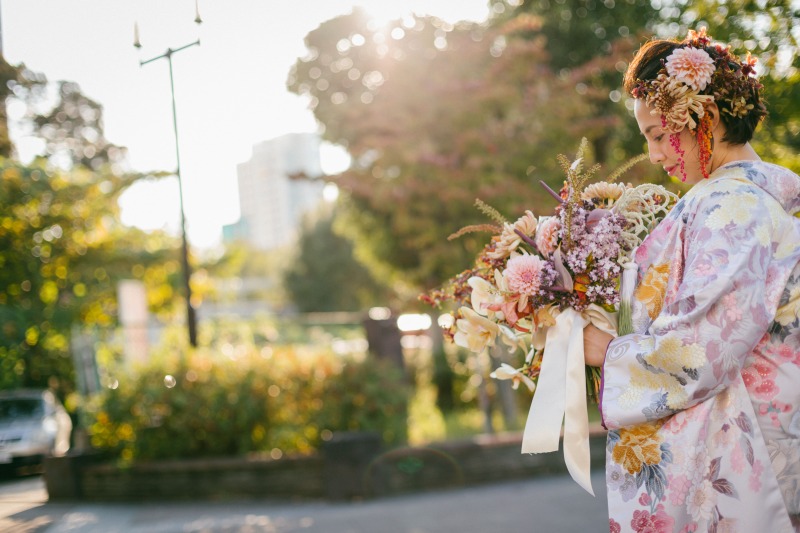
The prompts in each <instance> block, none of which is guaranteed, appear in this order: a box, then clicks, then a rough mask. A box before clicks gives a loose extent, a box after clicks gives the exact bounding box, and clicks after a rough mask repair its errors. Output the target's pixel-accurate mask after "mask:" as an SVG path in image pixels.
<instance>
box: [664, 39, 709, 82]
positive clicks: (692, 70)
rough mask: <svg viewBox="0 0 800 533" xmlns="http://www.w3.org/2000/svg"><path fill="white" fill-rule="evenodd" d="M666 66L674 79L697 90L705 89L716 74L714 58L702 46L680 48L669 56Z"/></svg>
mask: <svg viewBox="0 0 800 533" xmlns="http://www.w3.org/2000/svg"><path fill="white" fill-rule="evenodd" d="M664 66H665V67H666V68H667V73H668V74H669V75H670V76H671V77H672V78H673V79H675V80H676V81H679V82H681V83H685V84H686V85H688V86H689V87H691V88H692V89H694V90H695V91H702V90H703V89H705V88H706V86H707V85H708V84H709V83H711V75H712V74H714V60H713V59H711V56H710V55H708V52H706V51H705V50H701V49H700V48H691V47H688V48H678V49H677V50H675V51H674V52H672V54H671V55H670V56H669V57H668V58H667V62H666V64H665V65H664Z"/></svg>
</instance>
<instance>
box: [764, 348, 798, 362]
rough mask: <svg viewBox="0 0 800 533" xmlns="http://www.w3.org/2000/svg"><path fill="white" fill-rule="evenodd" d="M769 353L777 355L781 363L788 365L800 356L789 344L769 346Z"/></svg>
mask: <svg viewBox="0 0 800 533" xmlns="http://www.w3.org/2000/svg"><path fill="white" fill-rule="evenodd" d="M767 353H768V354H770V355H777V356H778V358H779V359H780V360H781V363H788V362H790V361H792V360H793V359H795V358H797V356H798V355H800V354H796V353H795V352H794V350H793V349H792V347H791V346H789V345H788V344H769V345H767Z"/></svg>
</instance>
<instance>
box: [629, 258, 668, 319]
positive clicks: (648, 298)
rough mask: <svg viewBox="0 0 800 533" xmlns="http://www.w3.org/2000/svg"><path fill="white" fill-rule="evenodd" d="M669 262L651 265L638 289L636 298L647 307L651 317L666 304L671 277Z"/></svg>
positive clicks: (656, 314)
mask: <svg viewBox="0 0 800 533" xmlns="http://www.w3.org/2000/svg"><path fill="white" fill-rule="evenodd" d="M669 268H670V267H669V263H663V264H660V265H651V266H650V268H648V269H647V273H646V274H645V275H644V279H643V280H642V283H641V284H640V285H639V287H638V288H637V289H636V299H637V300H639V301H640V302H642V303H643V304H644V305H645V307H646V308H647V314H648V315H649V316H650V319H651V320H653V319H655V318H656V317H657V316H658V314H659V313H660V312H661V307H662V306H663V305H664V293H665V292H666V289H667V280H668V279H669Z"/></svg>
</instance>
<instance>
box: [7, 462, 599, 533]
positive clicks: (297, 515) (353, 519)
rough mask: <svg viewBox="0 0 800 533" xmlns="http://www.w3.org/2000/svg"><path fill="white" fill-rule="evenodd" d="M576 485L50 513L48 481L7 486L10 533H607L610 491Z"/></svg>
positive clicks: (529, 483) (595, 479)
mask: <svg viewBox="0 0 800 533" xmlns="http://www.w3.org/2000/svg"><path fill="white" fill-rule="evenodd" d="M592 483H593V485H594V488H595V492H596V494H597V497H596V498H593V497H592V496H590V495H589V494H587V493H586V492H584V491H583V490H582V489H581V488H580V487H578V485H577V484H576V483H575V482H574V481H572V480H571V479H570V478H569V477H566V476H559V477H548V478H537V479H531V480H525V481H513V482H507V483H500V484H494V485H485V486H479V487H468V488H463V489H454V490H447V491H439V492H429V493H418V494H411V495H405V496H396V497H391V498H383V499H377V500H369V501H364V502H356V503H328V502H306V503H279V502H275V501H263V502H262V501H238V502H211V503H208V502H192V503H160V504H152V503H148V504H88V503H75V504H62V503H59V504H56V503H47V493H46V491H45V489H44V483H43V481H42V479H41V477H38V476H33V477H26V478H21V479H16V480H10V481H3V482H0V531H2V532H3V533H67V532H69V533H293V532H303V533H472V532H474V533H482V532H492V533H503V532H514V533H518V532H532V533H550V532H555V533H592V532H598V533H599V532H607V531H608V514H607V510H606V492H605V482H604V479H603V474H602V472H595V473H594V474H593V476H592Z"/></svg>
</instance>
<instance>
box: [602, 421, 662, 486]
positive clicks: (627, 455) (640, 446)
mask: <svg viewBox="0 0 800 533" xmlns="http://www.w3.org/2000/svg"><path fill="white" fill-rule="evenodd" d="M661 425H662V424H661V423H660V422H654V423H651V424H642V425H640V426H634V427H632V428H629V429H621V430H620V431H619V441H618V442H617V444H616V446H614V450H613V452H612V454H611V457H612V458H613V459H614V462H615V463H617V464H619V465H620V466H622V468H624V469H625V470H627V472H628V473H629V474H636V473H637V472H639V471H641V470H642V466H643V465H646V464H647V465H657V464H658V463H660V462H661V443H662V442H663V439H662V438H661V437H660V436H659V434H658V429H659V428H660V427H661Z"/></svg>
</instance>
